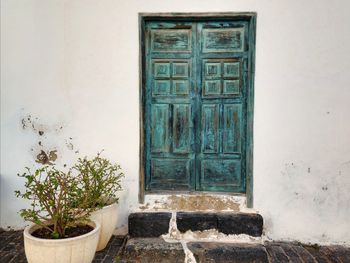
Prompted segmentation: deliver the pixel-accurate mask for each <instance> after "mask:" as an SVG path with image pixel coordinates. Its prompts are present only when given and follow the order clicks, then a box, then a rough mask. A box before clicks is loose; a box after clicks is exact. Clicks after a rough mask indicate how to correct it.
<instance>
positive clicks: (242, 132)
mask: <svg viewBox="0 0 350 263" xmlns="http://www.w3.org/2000/svg"><path fill="white" fill-rule="evenodd" d="M249 30H250V29H249V22H248V21H244V20H234V21H230V20H210V21H191V20H187V21H186V20H181V21H163V20H160V21H157V20H155V21H152V20H151V21H146V22H145V25H144V32H143V52H144V54H143V55H144V59H143V67H144V70H143V81H144V85H143V90H142V107H143V111H142V112H143V115H142V118H143V127H142V128H143V151H144V152H143V158H144V159H143V162H142V163H143V166H144V167H142V169H144V176H145V181H144V182H145V184H144V185H145V190H146V191H165V190H175V191H184V190H185V191H215V192H237V193H244V192H245V191H246V171H247V167H246V166H247V147H250V146H249V145H248V144H249V140H251V138H249V133H248V130H247V116H248V114H247V112H248V110H249V107H248V106H249V105H248V103H249V101H248V99H247V98H248V97H249V96H251V95H250V94H249V78H251V77H252V75H251V74H249V67H250V65H251V63H252V62H251V61H250V60H251V56H250V55H249V54H250V52H249V49H250V48H252V47H251V45H250V42H251V40H250V34H249Z"/></svg>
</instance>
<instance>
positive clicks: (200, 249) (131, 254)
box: [120, 238, 269, 263]
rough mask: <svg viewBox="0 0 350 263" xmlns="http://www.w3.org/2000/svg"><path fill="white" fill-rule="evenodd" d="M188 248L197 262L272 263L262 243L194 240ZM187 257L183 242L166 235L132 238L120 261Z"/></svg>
mask: <svg viewBox="0 0 350 263" xmlns="http://www.w3.org/2000/svg"><path fill="white" fill-rule="evenodd" d="M187 248H188V250H187V259H188V258H190V257H189V255H188V254H189V252H190V254H192V256H193V257H194V259H195V261H196V262H197V263H204V262H216V263H230V262H232V263H236V262H240V263H246V262H256V263H258V262H259V263H260V262H261V263H268V262H269V259H268V255H267V251H266V249H265V248H264V246H263V245H261V244H242V243H235V244H225V243H212V242H190V243H187ZM185 257H186V253H185V250H184V248H183V246H182V244H181V243H179V242H177V243H167V242H166V241H164V240H163V239H162V238H131V239H129V240H128V242H127V244H126V246H125V250H124V254H123V256H122V260H121V261H120V262H125V263H126V262H128V263H136V262H138V263H139V262H140V263H160V262H162V263H179V262H185ZM186 262H193V261H186ZM193 263H194V262H193Z"/></svg>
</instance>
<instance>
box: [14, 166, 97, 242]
mask: <svg viewBox="0 0 350 263" xmlns="http://www.w3.org/2000/svg"><path fill="white" fill-rule="evenodd" d="M26 169H27V172H25V173H23V174H18V176H20V177H23V178H24V179H25V187H26V189H25V191H24V192H21V191H15V194H16V196H17V197H21V198H23V199H27V200H30V201H31V208H28V209H21V210H20V215H21V216H22V217H23V218H24V219H25V220H27V221H30V222H33V223H35V224H37V225H40V226H41V227H43V228H46V229H48V230H49V231H50V232H51V233H52V234H51V235H52V238H62V237H64V236H65V231H66V229H67V228H69V227H74V226H76V225H78V224H80V223H86V221H87V220H88V217H89V215H90V213H91V212H92V211H94V210H95V209H96V208H94V207H91V206H88V205H87V204H88V203H90V202H93V200H92V199H91V198H92V195H91V194H90V193H89V191H86V190H85V189H83V188H82V187H83V184H81V180H82V178H81V177H80V175H79V174H78V175H74V174H73V170H72V169H69V170H68V172H63V171H60V170H57V169H56V168H55V167H49V166H44V167H42V168H40V169H37V170H35V172H34V173H32V172H31V170H30V169H29V168H26ZM77 200H79V205H77Z"/></svg>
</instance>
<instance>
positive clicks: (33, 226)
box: [23, 220, 101, 246]
mask: <svg viewBox="0 0 350 263" xmlns="http://www.w3.org/2000/svg"><path fill="white" fill-rule="evenodd" d="M87 225H89V226H91V227H93V228H94V229H93V230H92V231H90V232H88V233H85V234H83V235H80V236H76V237H69V238H62V239H45V238H38V237H34V236H33V235H32V233H33V232H34V231H35V230H37V229H39V228H41V226H39V225H37V224H31V225H29V226H26V227H25V229H24V231H23V236H24V238H28V239H31V240H32V241H36V242H40V243H45V245H48V246H50V245H55V246H56V245H57V244H60V243H65V244H67V243H70V242H76V241H77V240H79V239H84V238H87V237H90V236H93V235H94V234H95V233H96V232H98V231H100V228H101V224H100V223H99V222H98V221H96V220H90V221H89V222H88V223H87Z"/></svg>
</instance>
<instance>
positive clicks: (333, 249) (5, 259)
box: [0, 231, 350, 263]
mask: <svg viewBox="0 0 350 263" xmlns="http://www.w3.org/2000/svg"><path fill="white" fill-rule="evenodd" d="M124 241H125V238H124V237H123V236H113V237H112V239H111V241H110V242H109V243H108V246H107V247H106V248H105V249H104V250H103V251H101V252H97V253H96V255H95V259H94V261H93V263H113V262H118V261H119V258H120V254H121V248H122V246H123V243H124ZM264 247H265V249H266V251H267V255H268V260H269V262H270V263H280V262H282V263H284V262H286V263H287V262H292V263H315V262H320V263H333V262H334V263H350V248H349V247H343V246H306V245H301V244H297V243H287V242H267V243H265V245H264ZM22 262H23V263H26V262H27V260H26V258H25V255H24V248H23V234H22V231H3V232H0V263H22ZM123 262H125V261H123ZM174 262H176V259H175V261H174ZM211 262H216V261H215V259H214V261H211ZM232 262H236V261H232ZM157 263H161V262H158V261H157Z"/></svg>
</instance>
